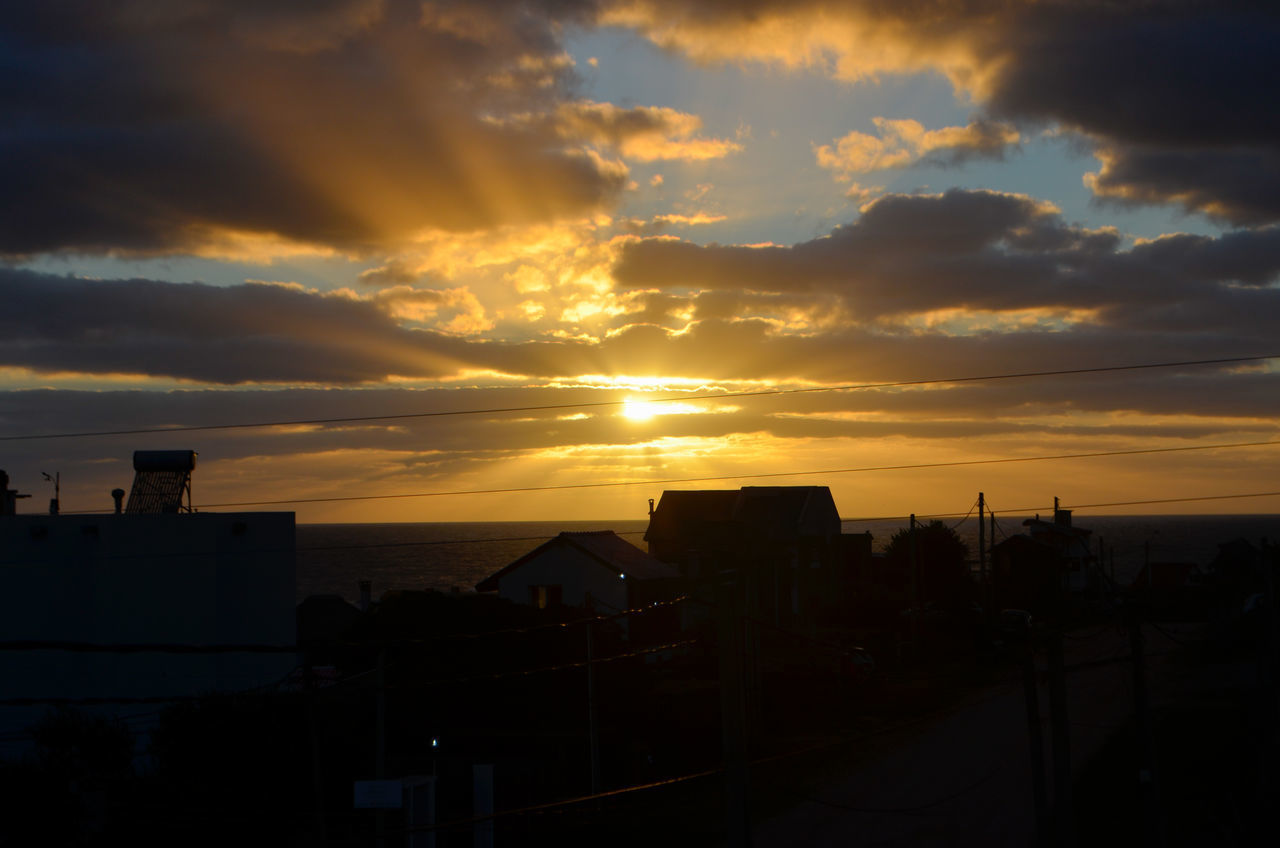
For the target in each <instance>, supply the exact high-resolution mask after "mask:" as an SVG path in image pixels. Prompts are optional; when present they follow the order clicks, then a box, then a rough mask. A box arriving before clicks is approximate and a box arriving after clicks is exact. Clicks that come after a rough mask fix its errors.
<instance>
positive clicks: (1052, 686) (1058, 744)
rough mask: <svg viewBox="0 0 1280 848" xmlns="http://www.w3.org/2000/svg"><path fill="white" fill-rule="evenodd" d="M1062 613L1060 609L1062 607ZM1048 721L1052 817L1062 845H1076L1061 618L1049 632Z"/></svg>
mask: <svg viewBox="0 0 1280 848" xmlns="http://www.w3.org/2000/svg"><path fill="white" fill-rule="evenodd" d="M1059 616H1061V610H1059ZM1048 647H1049V720H1050V723H1051V729H1052V735H1051V737H1050V739H1051V743H1052V748H1053V817H1054V824H1055V825H1056V829H1057V831H1058V840H1059V845H1061V846H1062V848H1074V846H1075V844H1076V837H1075V809H1074V807H1075V805H1074V802H1073V801H1072V798H1071V725H1070V723H1069V720H1068V718H1067V681H1066V668H1065V666H1064V664H1063V659H1062V621H1061V619H1060V618H1059V620H1058V621H1056V622H1054V625H1053V632H1052V633H1051V634H1050V635H1049V646H1048Z"/></svg>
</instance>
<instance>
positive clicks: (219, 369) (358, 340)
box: [0, 190, 1280, 384]
mask: <svg viewBox="0 0 1280 848" xmlns="http://www.w3.org/2000/svg"><path fill="white" fill-rule="evenodd" d="M611 257H616V259H612V258H611ZM596 262H604V263H605V264H604V265H603V266H602V267H598V268H596V267H594V265H592V268H593V269H594V270H589V271H587V270H584V271H583V274H584V276H582V277H581V278H573V279H562V278H559V277H555V278H553V277H550V276H548V275H547V272H546V270H545V269H544V268H543V267H542V266H539V265H532V264H529V263H528V262H526V261H515V262H514V264H507V265H502V266H498V270H497V271H496V272H495V273H497V274H498V277H497V281H498V282H499V283H500V285H501V287H502V289H503V290H504V291H505V293H506V294H505V298H506V302H507V303H508V304H509V305H507V306H504V307H503V308H502V310H495V308H494V307H493V306H492V302H491V300H490V299H489V298H487V297H481V296H480V294H479V293H478V292H477V291H476V290H475V289H474V288H472V287H471V286H469V285H454V286H447V287H445V286H442V287H432V288H427V287H421V286H415V285H409V284H399V285H392V286H389V287H386V288H382V289H379V290H373V291H371V292H369V293H367V294H362V293H358V292H356V291H354V290H343V291H339V292H332V293H328V294H324V293H319V292H315V291H311V290H308V289H304V288H302V287H301V286H297V285H296V284H295V285H288V286H281V285H241V286H229V287H214V286H207V285H201V284H177V283H163V282H157V281H153V280H115V281H91V280H83V279H75V278H67V277H57V276H53V275H49V274H40V273H36V272H32V271H18V270H12V269H10V270H4V271H0V296H2V297H3V298H4V302H5V304H6V309H5V311H4V313H3V314H0V367H9V368H18V369H30V370H31V371H32V372H37V373H42V374H53V373H81V374H132V375H149V376H150V377H152V378H170V379H181V380H192V381H204V382H208V383H213V384H236V383H249V382H252V383H279V384H291V383H292V384H298V383H339V384H342V383H347V384H350V383H378V382H386V381H389V380H393V379H412V380H445V381H448V380H461V379H464V378H466V376H467V375H470V374H479V373H484V374H489V375H494V376H495V378H496V377H497V376H499V375H507V377H509V378H511V379H522V380H523V379H527V380H562V379H576V378H578V377H580V376H581V375H584V374H598V375H625V374H631V375H637V374H650V375H654V374H661V375H668V376H671V377H673V378H687V379H693V380H715V381H734V380H749V381H750V380H767V381H784V382H785V381H800V382H803V383H822V382H828V381H829V382H849V381H856V380H860V379H863V378H864V377H865V376H866V375H867V374H869V373H873V374H876V375H879V376H882V377H885V376H904V377H906V376H912V375H915V376H918V375H919V374H921V373H933V372H936V371H937V363H947V364H948V366H949V369H948V370H950V369H955V371H956V372H958V373H964V372H966V371H967V372H971V373H981V372H987V371H1003V370H1009V363H1017V364H1018V367H1019V368H1038V367H1039V368H1059V367H1061V363H1063V362H1080V363H1082V364H1089V363H1095V364H1111V363H1115V362H1129V361H1151V360H1159V359H1187V358H1198V357H1203V358H1217V357H1220V356H1222V355H1224V353H1236V352H1239V353H1246V354H1252V353H1259V352H1271V349H1272V347H1273V345H1274V339H1275V338H1277V337H1280V287H1277V286H1276V282H1277V280H1280V228H1261V229H1255V230H1242V231H1237V232H1233V233H1227V234H1224V235H1222V236H1218V237H1209V236H1200V235H1179V234H1174V235H1168V236H1163V237H1161V238H1158V239H1154V240H1149V241H1143V242H1139V243H1136V244H1134V245H1132V246H1126V245H1124V243H1123V242H1122V240H1121V238H1120V236H1119V235H1118V234H1117V233H1116V232H1115V231H1113V230H1107V229H1101V230H1094V229H1087V228H1083V227H1080V226H1078V225H1072V224H1068V223H1066V222H1064V221H1063V220H1062V217H1061V215H1060V214H1059V213H1058V212H1057V210H1056V209H1055V208H1054V207H1052V206H1051V205H1049V204H1046V203H1044V202H1043V201H1039V200H1036V199H1034V198H1030V197H1027V196H1024V195H1015V194H1006V193H999V192H990V191H960V190H953V191H950V192H946V193H943V194H938V195H888V196H886V197H883V198H880V199H879V200H877V201H875V202H873V203H872V204H870V205H869V206H868V207H867V208H866V209H865V211H864V212H863V213H862V215H861V217H860V218H859V219H858V220H856V221H855V222H853V223H851V224H847V225H845V226H842V227H839V228H837V229H835V230H833V231H832V232H831V233H830V234H828V235H827V236H824V237H822V238H818V239H813V240H811V241H806V242H801V243H799V244H796V245H792V246H789V247H782V246H765V247H742V246H733V245H716V244H709V245H697V244H693V243H690V242H685V241H682V240H679V239H675V238H671V237H655V238H636V237H634V236H631V237H619V238H618V239H616V240H612V241H609V242H608V243H607V244H605V245H602V246H601V252H600V253H599V254H598V255H596V256H595V257H594V258H592V259H591V260H590V263H596ZM610 262H612V263H614V264H613V265H612V273H610V265H609V264H608V263H610ZM585 267H586V266H584V268H585ZM508 277H509V278H508ZM504 316H505V317H504ZM530 322H536V326H533V327H531V326H530Z"/></svg>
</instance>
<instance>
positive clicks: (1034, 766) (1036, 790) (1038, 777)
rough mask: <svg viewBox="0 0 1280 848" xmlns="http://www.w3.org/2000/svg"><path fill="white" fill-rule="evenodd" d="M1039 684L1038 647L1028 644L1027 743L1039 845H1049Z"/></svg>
mask: <svg viewBox="0 0 1280 848" xmlns="http://www.w3.org/2000/svg"><path fill="white" fill-rule="evenodd" d="M1027 638H1028V639H1030V638H1031V637H1030V634H1027ZM1039 688H1040V687H1039V683H1038V682H1037V681H1036V652H1035V647H1034V646H1033V645H1032V644H1030V643H1028V644H1027V647H1026V651H1025V653H1024V654H1023V657H1022V694H1023V698H1024V700H1025V701H1026V707H1027V741H1028V742H1029V743H1030V746H1031V790H1032V795H1033V796H1034V798H1035V804H1036V844H1037V845H1039V846H1047V845H1048V844H1049V793H1048V790H1047V788H1046V786H1045V774H1044V732H1043V731H1042V730H1041V728H1040V693H1039Z"/></svg>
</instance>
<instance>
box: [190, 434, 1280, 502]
mask: <svg viewBox="0 0 1280 848" xmlns="http://www.w3.org/2000/svg"><path fill="white" fill-rule="evenodd" d="M1272 445H1280V440H1268V441H1261V442H1232V443H1228V444H1219V445H1189V446H1184V447H1176V448H1135V449H1132V450H1119V451H1096V452H1092V453H1062V454H1052V455H1048V456H1014V457H1000V458H997V459H964V460H955V461H953V462H921V463H914V464H910V465H871V466H864V467H861V468H828V469H824V470H821V471H773V472H767V473H757V474H724V475H715V476H707V477H673V478H668V479H665V480H614V481H608V482H604V483H562V484H559V485H554V486H510V487H503V488H494V489H456V490H453V491H445V492H409V493H403V494H394V495H335V496H332V497H324V498H284V499H280V500H263V501H234V502H228V503H215V504H199V505H198V508H199V509H221V508H224V507H237V506H272V505H280V504H302V503H337V502H342V501H376V500H398V499H404V498H437V497H452V496H457V495H496V494H517V493H522V492H553V491H564V490H569V489H605V488H616V487H619V486H667V485H672V484H675V483H709V482H715V481H720V480H762V479H766V478H777V477H813V476H818V475H822V474H857V473H865V472H870V471H916V470H922V469H928V468H959V467H963V466H974V465H1002V464H1007V463H1015V462H1044V461H1047V460H1056V459H1091V458H1097V457H1105V456H1138V455H1140V454H1157V453H1181V452H1188V451H1204V450H1225V449H1229V448H1250V447H1269V446H1272ZM1248 497H1254V496H1248ZM1087 506H1090V505H1089V504H1081V507H1087Z"/></svg>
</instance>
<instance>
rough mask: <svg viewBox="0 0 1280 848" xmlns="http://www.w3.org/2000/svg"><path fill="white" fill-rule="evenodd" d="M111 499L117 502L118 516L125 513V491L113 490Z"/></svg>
mask: <svg viewBox="0 0 1280 848" xmlns="http://www.w3.org/2000/svg"><path fill="white" fill-rule="evenodd" d="M111 499H112V500H114V501H115V502H116V515H119V514H120V513H122V512H124V489H112V490H111Z"/></svg>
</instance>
